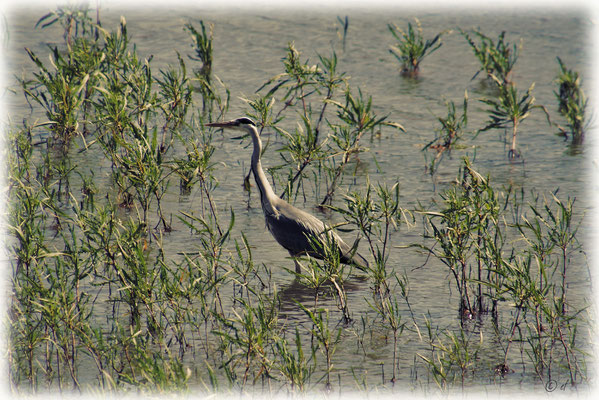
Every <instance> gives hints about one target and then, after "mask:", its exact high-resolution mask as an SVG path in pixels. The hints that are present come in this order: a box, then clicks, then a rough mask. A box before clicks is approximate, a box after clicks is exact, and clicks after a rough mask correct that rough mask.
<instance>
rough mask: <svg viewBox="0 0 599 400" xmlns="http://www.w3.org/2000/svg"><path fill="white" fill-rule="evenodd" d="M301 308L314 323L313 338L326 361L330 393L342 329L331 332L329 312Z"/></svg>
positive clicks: (326, 384)
mask: <svg viewBox="0 0 599 400" xmlns="http://www.w3.org/2000/svg"><path fill="white" fill-rule="evenodd" d="M299 306H300V307H301V309H302V310H303V311H304V312H305V313H306V315H307V316H308V317H309V318H310V320H311V322H312V329H311V333H312V338H313V339H316V343H317V346H318V347H317V348H318V349H319V350H320V351H321V353H322V354H323V355H324V357H325V359H326V363H327V365H326V367H327V369H326V373H325V377H326V382H325V391H327V392H330V391H331V390H332V386H331V372H332V370H333V355H334V354H335V351H336V350H337V345H338V344H339V342H340V340H341V328H338V329H337V330H336V332H335V331H333V330H331V328H330V327H329V310H327V309H322V308H320V309H317V310H314V311H312V310H310V309H308V308H306V307H304V306H303V305H302V304H299ZM313 351H314V350H313Z"/></svg>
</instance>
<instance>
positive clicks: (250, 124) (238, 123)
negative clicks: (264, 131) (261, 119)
mask: <svg viewBox="0 0 599 400" xmlns="http://www.w3.org/2000/svg"><path fill="white" fill-rule="evenodd" d="M206 126H212V127H214V128H226V129H233V130H236V131H243V132H248V131H249V130H250V129H251V128H256V124H255V123H254V121H252V120H251V119H249V118H247V117H241V118H237V119H234V120H232V121H224V122H212V123H210V124H206Z"/></svg>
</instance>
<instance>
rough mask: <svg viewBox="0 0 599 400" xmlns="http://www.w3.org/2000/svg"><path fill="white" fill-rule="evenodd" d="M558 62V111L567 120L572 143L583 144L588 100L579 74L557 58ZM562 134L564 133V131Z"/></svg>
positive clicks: (556, 95)
mask: <svg viewBox="0 0 599 400" xmlns="http://www.w3.org/2000/svg"><path fill="white" fill-rule="evenodd" d="M557 62H558V63H559V67H560V72H559V74H558V76H557V78H556V82H557V84H558V85H559V86H558V87H559V90H558V91H556V92H555V97H556V98H557V100H558V111H559V113H560V114H561V115H562V116H563V117H564V118H566V121H567V126H568V129H569V131H570V133H571V135H572V143H573V144H581V143H582V141H583V139H584V131H585V110H586V106H587V98H586V96H585V94H584V91H583V90H582V83H581V79H580V76H579V75H578V72H576V71H573V70H571V69H568V68H567V67H566V65H565V64H564V63H563V61H562V60H561V59H560V58H559V57H557ZM562 132H564V130H563V129H562ZM564 133H566V132H564Z"/></svg>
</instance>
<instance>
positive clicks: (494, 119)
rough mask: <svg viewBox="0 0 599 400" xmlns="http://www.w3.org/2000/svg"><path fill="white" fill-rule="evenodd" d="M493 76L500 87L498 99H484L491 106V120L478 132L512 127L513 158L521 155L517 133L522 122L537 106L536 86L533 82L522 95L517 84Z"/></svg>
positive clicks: (511, 145)
mask: <svg viewBox="0 0 599 400" xmlns="http://www.w3.org/2000/svg"><path fill="white" fill-rule="evenodd" d="M491 77H492V78H493V79H494V80H495V82H496V83H497V85H498V87H499V98H498V99H483V100H481V101H482V102H483V103H485V104H487V105H489V106H491V108H489V110H488V113H489V121H488V122H487V125H486V126H485V127H484V128H482V129H480V130H479V131H478V132H479V133H480V132H484V131H487V130H489V129H497V128H499V129H501V128H503V129H506V131H507V128H508V127H511V134H512V135H511V140H510V149H509V151H508V158H509V159H510V160H513V159H515V158H518V157H520V155H521V154H520V152H519V151H518V150H517V149H516V135H517V134H518V128H519V126H520V123H521V122H522V121H523V120H525V119H526V118H527V117H528V116H529V115H530V113H531V112H532V110H533V109H534V108H535V106H534V103H535V98H534V96H533V95H532V91H533V89H534V87H535V84H534V83H533V84H532V85H530V87H529V88H528V90H527V91H526V93H525V94H523V95H522V97H520V96H519V94H518V88H517V87H516V85H515V84H506V83H503V82H501V81H500V80H498V79H497V78H496V77H495V76H494V75H491Z"/></svg>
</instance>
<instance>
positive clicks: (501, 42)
mask: <svg viewBox="0 0 599 400" xmlns="http://www.w3.org/2000/svg"><path fill="white" fill-rule="evenodd" d="M460 33H461V34H462V36H464V38H465V39H466V40H467V41H468V44H469V45H470V47H471V48H472V51H473V52H474V55H475V56H476V58H477V59H478V61H479V62H480V69H479V70H478V71H477V72H476V74H474V76H473V77H472V79H474V78H476V76H477V75H478V74H479V73H480V72H483V73H484V74H486V77H487V78H492V77H493V76H495V77H497V78H498V79H499V80H500V81H501V84H502V85H505V84H509V83H511V79H510V74H511V72H512V69H513V68H514V65H515V64H516V61H517V60H518V56H519V53H520V49H521V45H520V46H516V45H515V44H514V45H510V44H509V43H508V42H506V41H505V31H503V32H501V33H500V34H499V37H498V38H497V43H495V41H494V40H493V39H492V38H490V37H489V36H486V35H485V34H483V33H481V32H479V31H473V32H472V34H473V35H474V36H475V37H476V38H478V40H479V43H476V42H475V41H474V38H472V37H471V36H470V35H469V34H468V32H465V31H463V30H461V29H460Z"/></svg>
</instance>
